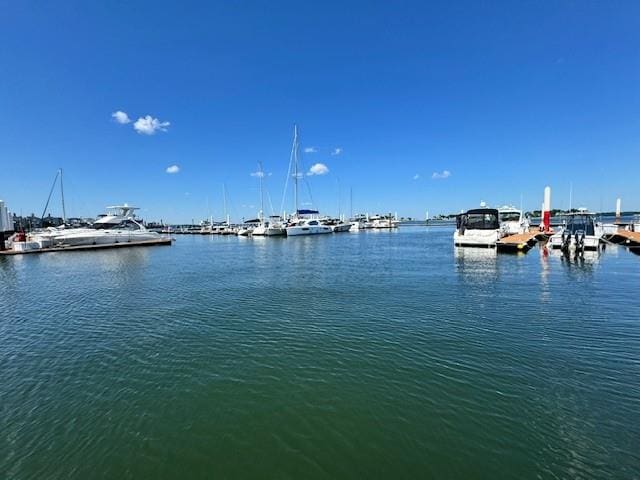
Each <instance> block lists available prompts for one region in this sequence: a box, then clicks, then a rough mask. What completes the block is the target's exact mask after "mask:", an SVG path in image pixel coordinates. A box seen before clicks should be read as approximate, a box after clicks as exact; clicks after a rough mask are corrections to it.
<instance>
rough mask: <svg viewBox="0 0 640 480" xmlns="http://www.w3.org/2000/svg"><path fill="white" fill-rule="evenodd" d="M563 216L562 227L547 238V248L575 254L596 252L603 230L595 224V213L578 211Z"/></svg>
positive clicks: (583, 210)
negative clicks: (587, 251) (589, 251)
mask: <svg viewBox="0 0 640 480" xmlns="http://www.w3.org/2000/svg"><path fill="white" fill-rule="evenodd" d="M564 216H565V221H564V225H563V226H562V227H560V229H559V230H558V231H557V232H556V233H555V234H553V235H552V236H551V237H550V238H549V242H548V246H549V247H551V248H554V249H561V250H562V251H564V252H570V251H572V252H576V253H580V252H584V251H585V250H598V248H599V247H600V243H601V241H602V238H603V235H604V228H603V227H602V225H599V224H598V223H597V222H596V215H595V213H590V212H588V211H586V210H585V209H580V210H579V211H578V212H577V213H567V214H565V215H564Z"/></svg>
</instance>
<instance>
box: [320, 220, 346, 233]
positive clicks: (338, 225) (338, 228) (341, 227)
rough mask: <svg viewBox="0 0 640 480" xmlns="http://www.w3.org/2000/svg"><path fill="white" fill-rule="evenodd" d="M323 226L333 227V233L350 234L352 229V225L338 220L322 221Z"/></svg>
mask: <svg viewBox="0 0 640 480" xmlns="http://www.w3.org/2000/svg"><path fill="white" fill-rule="evenodd" d="M320 223H322V225H326V226H327V227H331V231H332V232H333V233H340V232H348V231H349V230H350V229H351V224H350V223H347V222H343V221H342V220H340V219H338V218H324V219H322V220H321V221H320Z"/></svg>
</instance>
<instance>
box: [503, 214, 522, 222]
mask: <svg viewBox="0 0 640 480" xmlns="http://www.w3.org/2000/svg"><path fill="white" fill-rule="evenodd" d="M500 221H501V222H519V221H520V212H502V213H500Z"/></svg>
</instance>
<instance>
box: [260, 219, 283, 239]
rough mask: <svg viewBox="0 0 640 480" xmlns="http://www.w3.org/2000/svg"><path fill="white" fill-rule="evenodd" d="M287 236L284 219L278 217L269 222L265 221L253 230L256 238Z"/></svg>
mask: <svg viewBox="0 0 640 480" xmlns="http://www.w3.org/2000/svg"><path fill="white" fill-rule="evenodd" d="M286 234H287V229H286V228H285V226H284V224H283V222H282V218H280V216H278V215H274V216H271V217H269V219H268V220H263V221H262V223H261V224H260V225H258V226H257V227H256V228H254V229H253V235H254V236H259V237H260V236H262V237H276V236H282V235H286Z"/></svg>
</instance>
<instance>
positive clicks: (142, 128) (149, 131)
mask: <svg viewBox="0 0 640 480" xmlns="http://www.w3.org/2000/svg"><path fill="white" fill-rule="evenodd" d="M169 125H171V123H170V122H161V121H160V120H158V119H157V118H153V117H152V116H151V115H147V116H145V117H140V118H138V120H136V122H135V123H134V124H133V128H134V129H135V131H136V132H138V133H141V134H144V135H153V134H154V133H156V132H157V131H161V132H166V131H167V128H168V127H169Z"/></svg>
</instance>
